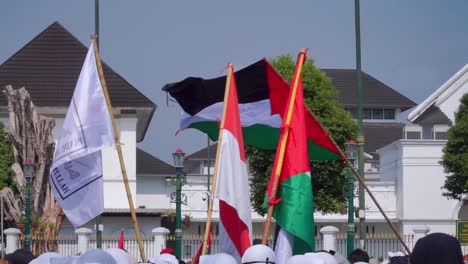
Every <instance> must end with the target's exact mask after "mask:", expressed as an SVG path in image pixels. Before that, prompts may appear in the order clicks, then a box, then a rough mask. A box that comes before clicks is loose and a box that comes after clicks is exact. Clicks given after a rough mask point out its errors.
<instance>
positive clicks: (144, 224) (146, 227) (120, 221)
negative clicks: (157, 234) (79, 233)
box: [60, 216, 161, 239]
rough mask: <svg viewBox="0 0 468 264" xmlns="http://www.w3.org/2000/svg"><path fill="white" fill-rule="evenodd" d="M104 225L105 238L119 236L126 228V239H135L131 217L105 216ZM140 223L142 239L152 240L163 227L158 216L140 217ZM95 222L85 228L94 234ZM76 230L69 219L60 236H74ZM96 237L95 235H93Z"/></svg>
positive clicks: (103, 218) (64, 223) (89, 223)
mask: <svg viewBox="0 0 468 264" xmlns="http://www.w3.org/2000/svg"><path fill="white" fill-rule="evenodd" d="M101 220H102V224H103V225H104V231H103V236H110V235H111V236H119V235H120V230H121V229H122V228H124V233H125V236H126V239H129V238H130V237H135V231H134V228H133V222H132V218H131V217H130V216H103V217H101ZM138 223H139V226H140V231H141V234H142V238H149V239H150V238H151V237H152V233H151V230H153V229H154V228H156V227H159V226H161V218H160V217H156V216H138ZM94 225H95V221H93V220H91V221H89V222H88V223H86V224H85V225H84V227H86V228H89V229H91V230H93V232H94ZM74 232H75V228H73V226H72V224H70V222H68V220H67V219H65V221H64V222H63V224H62V228H61V229H60V235H74V234H75V233H74ZM93 235H95V234H93Z"/></svg>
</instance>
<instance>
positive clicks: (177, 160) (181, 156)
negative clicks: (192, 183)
mask: <svg viewBox="0 0 468 264" xmlns="http://www.w3.org/2000/svg"><path fill="white" fill-rule="evenodd" d="M172 157H173V158H174V167H175V168H176V181H175V183H176V227H175V228H176V232H175V239H176V241H175V242H176V246H175V250H174V251H175V256H176V257H177V258H178V259H179V260H180V259H181V257H182V212H181V206H182V169H183V168H184V161H185V153H184V151H183V150H182V149H180V148H179V149H177V150H176V151H175V152H174V153H172Z"/></svg>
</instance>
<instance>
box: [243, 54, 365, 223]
mask: <svg viewBox="0 0 468 264" xmlns="http://www.w3.org/2000/svg"><path fill="white" fill-rule="evenodd" d="M270 63H271V64H272V65H273V67H274V68H275V69H276V70H277V71H278V72H279V73H280V74H281V76H283V78H284V79H285V80H288V81H289V82H290V81H291V79H292V76H293V73H294V67H295V61H294V60H293V58H292V57H291V56H280V57H277V58H275V59H273V60H270ZM302 75H303V87H304V100H305V104H306V105H307V107H309V108H310V110H312V112H313V113H314V114H315V115H316V116H317V118H318V119H319V121H320V122H321V123H322V125H323V126H324V127H325V128H326V129H327V130H328V131H329V132H330V134H331V135H332V137H333V139H334V140H335V141H336V143H337V144H338V145H339V146H340V147H341V148H343V146H344V143H345V142H346V141H348V140H349V139H352V138H356V136H357V125H356V123H355V122H354V121H353V119H352V117H351V115H350V114H349V113H348V112H347V111H345V110H344V109H343V108H342V107H341V106H340V105H339V103H338V102H337V101H336V99H335V97H336V90H335V88H334V87H333V84H332V81H331V80H330V79H329V78H328V77H327V76H326V74H325V73H324V72H322V71H321V70H320V69H319V68H317V67H316V66H315V65H314V62H313V61H312V60H311V59H309V60H308V61H307V62H306V63H305V64H304V66H303V70H302ZM285 100H286V99H285ZM246 153H247V156H248V159H249V169H250V172H251V173H252V174H253V176H254V177H253V179H252V184H251V185H252V189H251V192H252V197H251V200H252V204H253V206H254V208H255V210H256V211H257V212H258V213H260V214H263V213H264V212H263V209H262V205H263V202H264V198H265V192H266V187H267V185H268V181H269V179H270V175H271V169H272V165H273V162H274V155H275V150H262V149H256V148H254V147H252V146H247V147H246ZM310 165H311V170H312V171H311V174H312V186H313V187H312V188H313V193H314V203H315V209H316V210H318V211H322V212H323V213H331V212H338V211H339V210H341V209H343V208H344V207H345V202H346V199H345V197H344V196H343V186H344V185H345V184H346V178H345V177H343V176H342V170H343V168H344V164H343V163H342V162H340V161H311V163H310Z"/></svg>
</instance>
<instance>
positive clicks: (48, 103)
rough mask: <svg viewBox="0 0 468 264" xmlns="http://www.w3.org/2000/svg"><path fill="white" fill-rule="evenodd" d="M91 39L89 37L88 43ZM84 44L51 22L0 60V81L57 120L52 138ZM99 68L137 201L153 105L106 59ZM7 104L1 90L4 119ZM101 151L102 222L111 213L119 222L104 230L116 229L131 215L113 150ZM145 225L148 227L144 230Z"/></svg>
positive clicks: (72, 86) (144, 213)
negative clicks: (140, 155)
mask: <svg viewBox="0 0 468 264" xmlns="http://www.w3.org/2000/svg"><path fill="white" fill-rule="evenodd" d="M90 43H91V40H90V41H89V42H88V44H90ZM87 50H88V45H83V44H82V43H81V42H80V41H79V40H78V39H76V38H75V37H74V36H73V35H72V34H71V33H70V32H68V31H67V30H66V29H65V28H63V27H62V26H61V25H60V24H59V23H58V22H55V23H53V24H52V25H50V26H49V27H48V28H46V29H45V30H44V31H43V32H41V33H39V34H38V35H37V36H36V37H35V38H33V39H32V40H31V41H30V42H29V43H27V44H26V45H25V46H24V47H22V48H21V49H19V50H18V51H17V52H16V53H15V54H13V55H12V56H11V57H10V58H8V59H7V60H6V61H5V62H3V63H2V64H1V65H0V87H5V86H6V85H13V87H14V88H15V89H18V88H20V87H23V86H24V87H26V89H27V90H28V91H29V93H30V94H31V97H32V101H33V102H34V104H35V105H36V107H37V110H38V112H39V113H40V114H42V115H45V116H49V117H53V118H55V121H56V126H55V129H54V131H53V133H54V136H55V137H56V138H57V137H58V136H59V135H60V130H61V129H62V126H63V120H64V117H65V114H66V111H67V108H68V106H69V104H70V101H71V97H72V94H73V91H74V89H75V85H76V81H77V79H78V76H79V73H80V71H81V68H82V66H83V62H84V58H85V56H86V53H87ZM103 69H104V74H105V77H106V80H107V84H108V89H109V94H110V98H111V101H112V104H113V112H114V116H115V118H116V122H117V126H118V129H119V131H120V140H121V143H122V150H123V154H124V161H125V165H126V170H127V175H128V179H129V183H130V189H131V191H132V194H133V202H134V203H135V204H136V203H137V201H138V197H137V195H136V193H137V178H139V177H137V172H138V171H139V169H138V168H137V160H136V159H137V154H138V153H139V152H140V151H139V150H138V149H137V143H138V142H141V141H142V140H143V139H144V136H145V134H146V130H147V128H148V126H149V123H150V121H151V118H152V116H153V113H154V111H155V109H156V105H155V104H154V103H153V102H152V101H151V100H149V99H148V98H147V97H145V96H144V95H143V94H141V93H140V92H139V91H138V90H137V89H136V88H135V87H133V86H132V85H131V84H130V83H128V82H127V81H126V80H125V79H123V78H122V77H121V76H120V75H119V74H117V73H116V72H115V71H113V70H112V69H111V68H110V67H109V66H108V65H106V64H105V63H103ZM6 106H7V102H6V99H5V97H4V96H0V120H1V121H2V122H4V123H8V112H7V107H6ZM102 155H103V172H104V176H103V178H104V201H105V202H104V206H105V210H106V213H105V216H104V220H103V221H104V222H106V220H107V219H106V218H109V217H113V219H114V220H113V221H114V222H119V223H121V224H119V225H118V227H117V226H115V227H110V228H107V229H106V231H107V232H108V233H112V232H114V231H115V230H118V231H120V228H121V227H122V226H124V227H127V226H131V221H130V218H129V216H128V215H129V214H128V212H129V209H128V208H129V206H128V201H127V196H126V194H125V189H124V185H123V182H122V176H121V171H120V167H119V165H118V164H119V163H118V157H117V153H116V151H115V150H114V149H112V148H109V149H105V150H103V152H102ZM142 177H143V176H142ZM139 214H140V215H141V216H142V218H141V220H140V221H141V222H142V224H145V223H148V225H151V226H153V227H154V226H158V225H159V222H158V223H151V221H153V218H151V217H143V216H152V215H154V214H155V213H154V212H153V211H151V210H139ZM122 215H123V216H124V217H123V216H122ZM157 215H159V213H157ZM127 223H128V224H127ZM90 225H91V224H90ZM62 227H63V228H62V229H63V230H64V232H72V231H73V229H72V227H71V225H70V224H69V223H68V221H65V222H64V224H63V226H62ZM144 231H145V232H149V233H150V231H148V230H144Z"/></svg>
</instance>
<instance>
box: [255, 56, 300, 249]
mask: <svg viewBox="0 0 468 264" xmlns="http://www.w3.org/2000/svg"><path fill="white" fill-rule="evenodd" d="M305 54H306V50H305V49H301V52H300V53H299V58H298V59H297V63H296V68H297V72H296V73H295V77H296V78H295V79H294V80H293V81H292V84H293V87H292V93H291V97H290V99H289V108H288V111H287V114H286V122H285V123H284V124H285V131H284V135H283V137H281V138H280V147H279V154H278V164H277V165H276V170H275V177H274V179H273V187H272V190H271V197H270V199H275V198H276V193H277V191H278V181H279V178H280V175H281V169H282V168H283V161H284V154H285V152H286V142H287V141H288V137H289V124H290V123H291V118H292V113H293V111H294V104H295V103H294V102H295V100H296V94H297V87H298V85H299V80H300V76H301V71H302V65H303V64H304V60H305ZM274 207H275V205H273V204H272V205H270V206H269V207H268V215H267V219H266V222H265V229H264V230H263V238H262V244H263V245H266V244H267V242H268V236H269V235H270V226H271V218H272V216H273V209H274Z"/></svg>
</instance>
